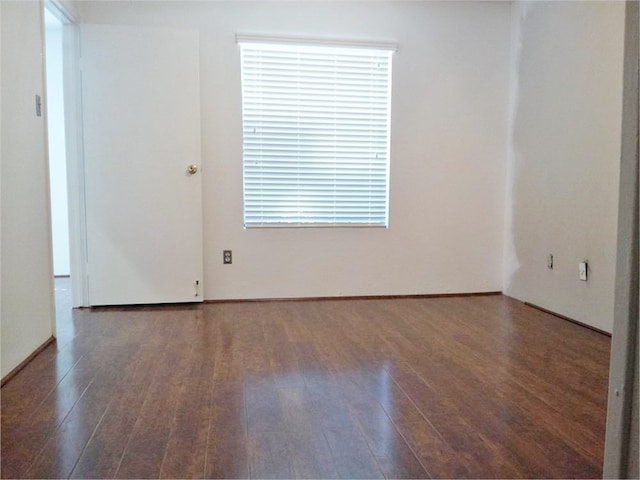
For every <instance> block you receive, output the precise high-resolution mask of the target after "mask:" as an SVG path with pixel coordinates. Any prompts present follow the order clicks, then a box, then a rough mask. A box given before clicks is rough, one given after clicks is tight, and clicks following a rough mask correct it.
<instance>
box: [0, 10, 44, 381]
mask: <svg viewBox="0 0 640 480" xmlns="http://www.w3.org/2000/svg"><path fill="white" fill-rule="evenodd" d="M40 9H41V4H40V3H39V2H3V3H2V19H1V21H2V30H1V35H2V42H1V44H2V55H1V60H2V82H1V85H2V105H1V112H2V187H1V193H2V201H1V205H2V222H1V224H2V241H1V245H2V252H1V263H2V307H1V310H2V311H1V317H0V324H1V325H0V330H1V332H2V335H1V336H2V345H1V348H2V354H1V363H2V364H1V367H0V374H1V376H2V377H4V376H5V375H6V374H7V373H9V372H10V371H11V370H12V369H13V368H15V367H16V366H17V365H18V364H19V363H20V362H22V361H23V360H24V359H25V358H26V357H27V356H28V355H30V354H31V353H32V352H33V351H34V350H35V349H36V348H38V347H39V346H40V345H41V344H42V343H44V342H45V341H46V340H47V339H48V338H49V337H50V336H51V335H52V332H53V318H54V309H53V300H52V299H53V283H52V277H53V272H52V261H51V253H50V242H51V233H50V227H49V225H50V224H49V207H48V198H47V197H48V193H49V191H48V174H47V163H46V155H45V144H44V138H45V133H44V121H45V118H44V116H43V117H36V115H35V100H34V99H35V95H36V94H39V95H41V96H42V95H43V71H42V35H41V20H42V19H41V11H40Z"/></svg>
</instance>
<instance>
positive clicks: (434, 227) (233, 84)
mask: <svg viewBox="0 0 640 480" xmlns="http://www.w3.org/2000/svg"><path fill="white" fill-rule="evenodd" d="M510 9H511V6H510V4H509V3H501V2H491V3H481V2H477V3H476V2H469V3H461V2H442V3H438V2H370V3H369V2H367V3H365V2H353V3H351V2H336V3H332V2H194V3H191V2H126V3H125V2H85V3H83V4H82V5H81V8H80V12H81V17H82V20H83V22H86V23H114V24H148V25H165V26H174V27H189V28H197V29H199V31H200V35H201V37H200V38H201V49H200V52H201V85H202V138H203V157H204V158H203V160H202V167H203V169H202V172H203V176H204V179H203V180H204V189H205V192H204V212H205V213H204V216H205V218H204V231H205V233H204V242H205V279H204V280H205V282H204V283H205V298H206V299H224V298H260V297H275V298H278V297H302V296H335V295H389V294H413V293H443V292H482V291H495V290H501V289H502V258H503V228H504V224H503V218H504V216H503V209H504V198H505V192H504V184H505V176H504V172H505V164H506V144H507V143H506V142H507V136H506V133H507V122H506V119H507V95H506V92H507V90H508V82H509V44H510V27H511V25H510ZM237 32H241V33H252V34H270V35H297V36H301V35H302V36H310V37H325V38H336V39H370V40H389V41H395V42H397V43H398V45H399V51H398V53H397V54H396V55H395V57H394V59H393V62H394V64H393V97H392V121H391V183H390V227H389V228H388V229H386V230H385V229H348V228H343V229H269V230H267V229H260V230H255V229H254V230H244V229H243V227H242V150H241V145H242V139H241V98H240V63H239V50H238V47H237V45H236V43H235V34H236V33H237ZM223 249H232V250H233V261H234V263H233V265H224V266H223V265H222V250H223ZM176 254H177V255H180V246H179V245H176Z"/></svg>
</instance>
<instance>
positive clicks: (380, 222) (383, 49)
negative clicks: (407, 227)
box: [236, 35, 397, 229]
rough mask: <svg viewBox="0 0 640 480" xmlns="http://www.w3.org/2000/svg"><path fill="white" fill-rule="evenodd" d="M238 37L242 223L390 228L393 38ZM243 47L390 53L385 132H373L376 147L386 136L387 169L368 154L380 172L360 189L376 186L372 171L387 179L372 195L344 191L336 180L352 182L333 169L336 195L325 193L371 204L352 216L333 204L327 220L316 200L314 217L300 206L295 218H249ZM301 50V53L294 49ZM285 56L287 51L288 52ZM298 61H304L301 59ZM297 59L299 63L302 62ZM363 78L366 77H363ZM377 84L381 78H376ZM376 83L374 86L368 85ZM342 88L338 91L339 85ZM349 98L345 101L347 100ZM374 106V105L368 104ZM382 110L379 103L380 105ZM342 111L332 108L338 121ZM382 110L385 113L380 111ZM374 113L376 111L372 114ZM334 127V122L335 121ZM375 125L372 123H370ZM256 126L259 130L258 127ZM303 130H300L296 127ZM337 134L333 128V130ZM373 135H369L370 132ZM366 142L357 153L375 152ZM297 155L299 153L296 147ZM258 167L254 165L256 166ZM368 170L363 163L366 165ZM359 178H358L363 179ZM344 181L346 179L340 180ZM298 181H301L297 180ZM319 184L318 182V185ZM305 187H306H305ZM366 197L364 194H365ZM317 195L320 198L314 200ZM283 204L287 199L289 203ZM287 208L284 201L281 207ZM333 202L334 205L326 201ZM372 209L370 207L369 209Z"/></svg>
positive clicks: (336, 147)
mask: <svg viewBox="0 0 640 480" xmlns="http://www.w3.org/2000/svg"><path fill="white" fill-rule="evenodd" d="M236 40H237V43H238V45H239V46H240V49H241V60H240V61H241V80H242V87H241V88H242V106H241V109H242V139H243V140H242V142H243V143H242V177H243V225H244V228H245V229H253V228H341V227H348V228H352V227H355V228H388V226H389V190H390V152H391V142H390V140H391V100H392V72H393V68H392V56H393V55H392V54H393V53H394V52H396V51H397V46H396V45H395V44H391V43H387V42H353V41H346V42H343V41H332V40H316V39H300V38H281V37H262V36H253V35H237V38H236ZM245 48H247V49H249V50H256V49H258V50H259V49H263V50H264V51H274V50H276V51H283V52H289V54H290V55H291V56H292V57H293V56H295V55H296V54H299V53H300V52H303V53H304V54H308V53H309V52H314V54H315V53H316V52H321V53H322V52H324V53H326V52H330V54H331V55H335V56H336V57H338V56H339V55H360V56H362V58H367V57H371V56H375V55H380V56H382V55H384V56H386V62H387V63H386V69H385V71H384V76H385V77H386V79H385V82H386V83H384V87H385V88H384V89H383V90H384V106H385V108H384V133H383V134H382V135H378V136H374V137H371V138H373V139H377V141H378V143H377V144H376V145H378V148H381V147H380V145H381V144H382V141H381V139H384V142H383V143H384V160H383V161H384V169H383V170H381V169H380V165H381V164H382V163H381V162H380V161H378V160H371V159H370V160H368V163H367V160H364V161H363V162H362V164H363V165H369V170H371V165H374V166H375V167H376V169H377V170H376V172H377V173H376V174H372V173H371V172H370V173H369V181H368V183H367V184H366V185H364V187H363V188H362V189H360V191H362V190H364V189H366V188H369V190H370V191H371V186H372V185H373V186H375V183H372V182H373V181H372V180H371V178H373V177H372V175H374V176H375V175H381V174H380V172H381V171H383V177H382V178H383V180H384V184H383V186H382V187H379V186H378V189H377V190H376V191H377V193H376V194H374V196H373V197H372V196H371V195H369V196H366V195H358V194H355V193H354V192H357V191H358V190H357V189H352V190H345V192H347V193H344V192H343V191H340V190H339V189H338V188H339V187H336V186H335V185H341V186H342V188H346V187H345V185H348V183H349V182H347V181H346V180H344V178H342V177H340V176H339V174H336V173H334V179H335V178H338V179H339V181H338V183H337V184H336V183H335V180H334V189H333V194H332V195H327V198H333V199H334V203H335V202H336V200H335V199H336V195H338V197H340V196H342V197H349V196H353V197H354V198H355V202H356V203H357V202H358V201H361V202H362V203H363V204H366V205H368V206H367V207H364V208H361V209H360V212H356V213H354V214H352V215H351V216H349V215H348V214H347V213H345V212H347V210H346V209H345V208H341V207H336V206H335V205H334V207H333V210H332V214H331V215H330V220H327V219H326V218H325V219H323V218H322V217H321V215H320V214H319V213H318V212H319V210H318V209H319V208H322V207H319V206H318V205H315V206H314V207H309V208H311V209H314V208H315V210H316V211H315V213H314V214H313V216H312V217H310V220H309V221H303V215H302V214H300V212H298V214H297V215H296V216H295V218H293V220H292V221H285V220H284V218H285V216H284V215H280V216H279V217H278V215H276V214H274V213H272V214H271V215H270V216H269V215H267V216H266V218H265V217H262V218H261V219H260V220H256V219H254V220H251V219H250V218H249V216H250V214H251V212H248V200H247V199H248V192H247V191H248V187H247V184H248V181H247V176H248V171H249V170H250V169H248V168H247V163H248V157H249V155H248V154H247V143H248V142H247V134H246V130H247V125H248V122H247V113H246V112H247V110H248V109H247V108H246V105H247V99H246V91H247V90H246V88H247V85H246V83H247V82H246V78H245V73H246V72H245V56H244V55H245ZM294 52H297V53H294ZM285 56H286V54H285ZM298 61H300V60H299V59H298ZM299 65H301V64H300V63H299ZM327 71H329V72H331V70H330V69H329V70H327ZM333 73H334V75H338V73H337V72H333ZM363 78H364V77H363ZM376 85H377V84H376ZM370 88H373V87H370ZM337 91H338V92H340V91H339V90H337ZM363 92H365V93H367V91H366V90H364V91H363ZM368 94H369V95H371V93H370V92H369V93H368ZM367 98H372V97H367ZM344 103H347V102H344ZM338 105H342V103H339V104H338ZM370 109H371V107H370ZM301 110H302V109H301V107H300V106H298V110H296V115H297V117H296V118H298V117H300V113H301ZM378 110H380V109H378ZM336 115H338V114H336V113H334V125H335V116H336ZM378 115H381V114H378ZM372 118H373V117H372ZM334 128H335V127H334ZM370 128H373V127H370ZM254 131H255V130H254ZM292 131H294V129H292ZM298 133H299V132H298ZM334 135H335V134H334ZM342 135H343V140H344V137H346V135H345V134H344V133H342ZM369 135H371V134H370V133H369ZM341 145H342V144H340V142H334V143H333V145H332V147H333V150H332V152H333V153H334V160H333V162H330V161H327V162H325V163H326V164H327V165H333V166H334V170H335V169H336V166H338V169H339V165H340V161H339V160H336V156H335V153H336V152H337V151H339V150H340V148H341ZM367 145H368V146H365V147H363V148H362V150H360V151H354V154H364V152H365V150H366V152H368V153H369V155H371V152H372V151H373V150H374V149H373V147H372V145H374V144H373V143H371V142H370V143H369V144H367ZM298 155H299V153H298ZM299 159H300V157H299V156H298V160H297V163H296V162H290V165H297V166H299V165H300V163H301V162H300V161H299ZM287 168H291V167H287ZM306 168H310V167H306ZM359 168H361V167H357V168H356V170H355V171H356V172H357V171H358V169H359ZM254 169H255V168H254ZM362 170H364V168H363V169H362ZM304 175H308V176H309V177H311V174H310V173H309V171H308V170H307V171H306V173H305V174H303V177H304ZM354 175H355V177H356V178H357V177H358V176H360V174H358V173H356V174H354ZM359 180H360V179H358V181H359ZM340 182H342V183H340ZM274 185H276V188H275V190H277V189H278V186H280V184H274ZM298 185H299V184H298ZM324 185H329V182H326V183H322V182H321V183H318V188H320V187H321V186H324ZM314 186H315V185H314ZM262 189H263V187H262V186H261V187H259V188H256V189H255V191H257V192H258V193H259V194H262V193H263V192H262ZM303 191H304V190H303ZM382 191H384V203H383V207H380V206H379V205H380V202H381V200H380V199H381V198H382V195H381V193H380V192H382ZM297 195H298V199H297V202H298V203H294V202H291V203H290V204H288V205H290V206H293V205H294V204H296V205H300V203H299V201H300V199H299V195H300V192H299V191H298V193H297ZM261 198H262V201H264V198H266V197H264V196H263V197H261ZM361 199H363V200H361ZM316 201H317V200H316ZM372 201H373V202H374V204H376V205H378V206H377V207H375V212H377V214H372V213H371V211H372V208H373V207H372V206H371V205H372V203H371V202H372ZM343 202H346V200H343ZM284 205H287V204H286V203H285V204H284ZM280 208H283V207H280ZM327 208H330V207H327ZM381 208H383V215H381V214H380V209H381ZM367 209H368V210H367ZM275 210H276V208H275V207H274V209H273V211H275ZM265 211H269V210H268V209H265ZM365 211H368V212H369V214H368V218H369V219H371V218H374V221H371V220H370V221H364V220H363V218H366V217H367V215H365V214H364V213H362V212H365Z"/></svg>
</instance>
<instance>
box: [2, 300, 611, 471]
mask: <svg viewBox="0 0 640 480" xmlns="http://www.w3.org/2000/svg"><path fill="white" fill-rule="evenodd" d="M67 316H68V315H67ZM60 317H61V320H62V321H63V322H64V312H63V314H62V315H60ZM609 348H610V339H609V338H608V337H606V336H604V335H602V334H599V333H596V332H593V331H591V330H588V329H586V328H584V327H580V326H577V325H574V324H572V323H569V322H567V321H564V320H561V319H558V318H556V317H553V316H551V315H548V314H546V313H543V312H540V311H537V310H535V309H532V308H530V307H528V306H525V305H523V304H522V303H520V302H516V301H514V300H512V299H509V298H506V297H503V296H499V295H496V296H485V297H457V298H433V299H393V300H344V301H319V302H312V301H300V302H269V303H224V304H211V305H200V306H184V307H146V308H123V309H94V310H82V311H74V312H73V316H72V317H69V318H68V320H67V323H66V324H64V325H61V326H59V338H58V343H57V345H56V344H54V345H52V346H50V347H49V348H47V349H46V350H44V351H43V352H42V353H41V354H40V355H39V356H38V357H37V358H36V359H35V360H34V361H33V362H32V363H30V364H29V365H28V366H27V367H26V368H25V369H24V370H23V371H21V372H20V373H19V374H18V375H17V376H16V377H15V378H14V379H12V380H11V381H9V382H8V383H7V384H6V385H5V386H4V387H3V388H2V391H1V393H2V433H1V442H2V443H1V447H2V457H1V464H0V467H1V473H2V478H20V477H32V478H67V477H71V478H203V477H207V478H600V477H601V475H602V470H601V465H602V458H603V443H604V432H605V416H606V398H607V378H608V362H609Z"/></svg>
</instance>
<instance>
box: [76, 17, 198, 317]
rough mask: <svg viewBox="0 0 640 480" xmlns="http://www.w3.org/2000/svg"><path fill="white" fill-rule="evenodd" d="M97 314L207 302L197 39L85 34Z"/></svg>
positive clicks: (170, 32) (147, 32) (90, 243)
mask: <svg viewBox="0 0 640 480" xmlns="http://www.w3.org/2000/svg"><path fill="white" fill-rule="evenodd" d="M81 49H82V60H81V62H82V109H83V127H84V131H83V137H84V162H85V163H84V168H85V190H86V192H85V196H86V215H87V256H88V269H87V270H88V276H89V279H88V285H89V303H90V305H125V304H147V303H175V302H198V301H201V300H202V293H201V292H202V270H203V254H202V250H203V249H202V180H201V173H200V171H199V170H198V171H197V172H196V173H193V172H191V173H190V172H189V171H188V167H189V166H190V165H196V166H197V167H198V169H199V166H200V157H201V152H200V81H199V52H198V34H197V32H195V31H191V30H175V29H167V28H148V27H130V26H111V25H82V27H81Z"/></svg>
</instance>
